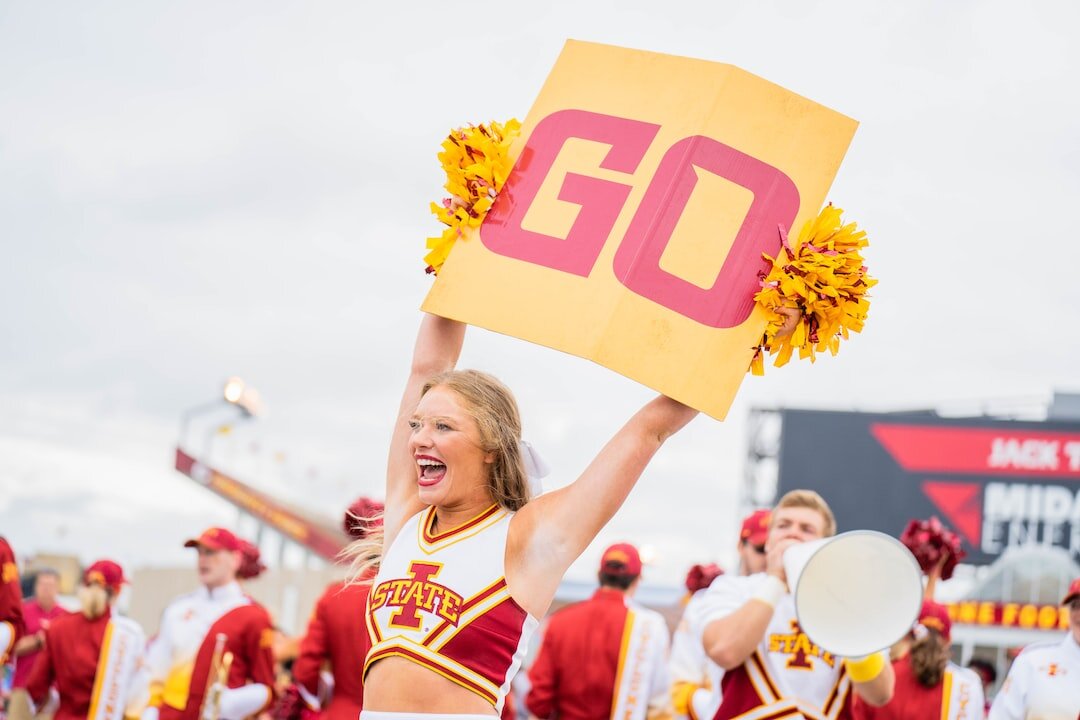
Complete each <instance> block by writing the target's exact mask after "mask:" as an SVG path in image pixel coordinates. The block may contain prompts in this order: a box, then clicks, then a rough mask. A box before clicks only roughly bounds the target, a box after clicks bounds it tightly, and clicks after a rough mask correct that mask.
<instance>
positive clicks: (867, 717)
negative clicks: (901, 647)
mask: <svg viewBox="0 0 1080 720" xmlns="http://www.w3.org/2000/svg"><path fill="white" fill-rule="evenodd" d="M893 672H894V673H895V675H896V689H895V690H894V691H893V696H892V700H890V701H889V702H888V704H887V705H884V706H882V707H874V706H873V705H870V704H869V703H867V702H865V701H863V699H862V698H860V697H858V696H856V697H855V704H854V717H855V720H906V718H932V719H933V720H937V719H938V718H941V720H982V718H983V716H984V709H985V705H984V703H983V691H982V681H981V680H979V676H978V675H976V674H975V672H974V671H972V670H967V669H965V668H962V667H958V666H956V665H953V664H952V663H949V666H948V667H947V668H945V674H944V675H943V676H942V679H941V682H940V683H938V684H937V685H935V686H934V687H932V688H928V687H926V686H925V685H923V684H922V683H920V682H919V680H918V678H916V677H915V673H914V671H913V670H912V668H911V656H910V655H907V656H905V657H902V658H900V659H899V660H897V661H896V662H894V663H893Z"/></svg>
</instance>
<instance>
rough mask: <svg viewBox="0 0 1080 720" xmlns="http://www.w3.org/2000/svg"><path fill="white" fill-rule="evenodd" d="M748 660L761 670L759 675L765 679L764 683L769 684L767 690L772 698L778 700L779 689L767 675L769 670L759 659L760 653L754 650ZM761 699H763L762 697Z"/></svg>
mask: <svg viewBox="0 0 1080 720" xmlns="http://www.w3.org/2000/svg"><path fill="white" fill-rule="evenodd" d="M750 660H751V662H753V663H754V665H756V666H757V669H758V670H759V671H760V672H761V677H762V678H763V679H764V680H765V684H766V685H768V686H769V692H770V693H772V696H773V700H774V701H775V700H779V699H780V698H781V695H780V691H779V690H777V689H776V684H775V683H773V681H772V678H771V677H769V671H768V670H766V669H765V661H764V660H762V659H761V653H760V652H759V651H758V650H755V651H754V654H753V655H751V656H750ZM762 700H763V701H764V698H762Z"/></svg>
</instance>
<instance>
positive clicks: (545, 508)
mask: <svg viewBox="0 0 1080 720" xmlns="http://www.w3.org/2000/svg"><path fill="white" fill-rule="evenodd" d="M697 413H698V411H697V410H694V409H692V408H689V407H687V406H686V405H683V404H682V403H680V402H676V401H675V400H672V399H671V398H668V397H664V396H660V397H657V398H656V399H655V400H653V401H652V402H650V403H648V404H647V405H645V407H643V408H642V409H641V410H639V411H638V412H637V413H636V414H635V415H634V416H633V417H632V418H630V420H629V422H627V423H626V424H625V425H624V426H623V427H622V428H621V429H620V430H619V431H618V432H617V433H616V434H615V437H613V438H612V439H611V440H609V441H608V443H607V445H605V446H604V448H603V449H602V450H601V451H600V453H599V454H598V455H597V456H596V458H595V459H594V460H593V461H592V462H591V463H590V464H589V467H587V468H586V469H585V472H584V473H582V474H581V477H579V478H578V479H577V480H575V481H574V482H573V483H572V484H570V485H569V486H567V487H565V488H562V489H560V490H556V491H554V492H551V493H547V494H545V495H542V496H540V497H539V498H537V499H536V500H534V501H532V502H530V503H528V504H527V505H526V506H525V507H524V508H522V509H521V510H520V511H519V512H518V516H517V517H515V518H514V524H513V525H512V526H511V537H510V547H509V555H508V559H509V560H510V564H509V565H508V567H507V582H508V583H509V584H510V585H511V587H512V588H514V592H515V597H517V596H518V595H520V597H519V598H518V601H519V602H524V603H529V604H532V603H533V601H534V599H535V607H526V608H525V609H526V610H528V611H530V612H533V611H534V610H537V611H539V612H540V613H541V614H542V613H543V612H544V610H546V607H547V604H548V603H549V602H550V600H551V598H552V597H553V596H554V593H555V589H556V588H557V587H558V584H559V581H560V580H561V579H562V576H563V573H565V572H566V569H567V568H568V567H570V564H571V563H572V562H574V560H576V559H577V557H578V556H579V555H580V554H581V553H582V551H583V550H584V549H585V548H586V547H587V546H588V545H589V543H590V542H592V540H593V538H595V537H596V535H597V533H599V532H600V529H601V528H602V527H604V525H605V524H607V522H608V520H610V519H611V518H612V516H613V515H614V514H615V512H616V511H617V510H618V509H619V508H620V507H621V506H622V504H623V501H625V500H626V497H627V496H628V495H629V494H630V491H631V490H632V489H633V488H634V484H635V483H636V482H637V480H638V478H639V477H641V473H642V472H643V471H644V470H645V467H646V466H647V465H648V464H649V461H650V460H652V457H653V455H655V454H656V451H657V450H659V449H660V446H661V445H663V444H664V441H665V440H667V439H668V438H669V437H671V436H672V435H674V434H675V433H676V432H678V431H679V430H681V429H682V428H683V427H684V426H685V425H686V424H687V423H689V422H690V421H691V420H692V419H693V418H694V417H695V416H696V415H697Z"/></svg>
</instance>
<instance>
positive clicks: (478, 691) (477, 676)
mask: <svg viewBox="0 0 1080 720" xmlns="http://www.w3.org/2000/svg"><path fill="white" fill-rule="evenodd" d="M797 320H798V317H797V311H796V315H795V317H793V318H792V320H791V322H790V323H789V325H790V326H791V329H793V327H794V324H795V322H796V321H797ZM788 331H789V332H790V329H789V330H788ZM464 336H465V326H464V325H463V324H462V323H459V322H455V321H453V320H448V319H445V318H441V317H437V316H433V315H428V316H425V318H424V320H423V322H422V324H421V329H420V334H419V337H418V339H417V343H416V348H415V353H414V356H413V361H412V366H411V372H410V376H409V380H408V383H407V385H406V388H405V393H404V396H403V397H402V400H401V406H400V411H399V416H398V419H397V422H396V423H395V426H394V428H393V435H392V439H391V445H390V453H389V463H388V468H387V493H386V515H385V524H384V538H383V544H382V548H383V551H382V562H381V565H380V568H379V572H378V575H377V576H376V578H375V581H374V582H373V584H372V588H373V589H372V592H371V598H370V601H369V605H368V606H369V612H368V630H369V632H370V633H371V636H372V648H371V652H369V653H368V657H367V661H366V665H365V684H364V706H365V707H364V710H363V711H362V714H361V717H362V718H363V719H364V720H382V719H383V718H400V719H404V718H417V717H420V718H423V717H425V716H426V715H436V716H438V717H453V716H454V715H457V716H458V718H459V720H463V718H490V717H492V716H494V715H498V714H499V713H500V712H501V710H502V707H503V702H504V699H505V697H506V694H507V692H508V690H509V687H510V682H511V680H512V678H513V676H514V673H516V672H517V670H518V668H519V667H520V666H521V661H522V658H523V657H524V654H525V649H526V647H527V645H528V641H529V637H530V636H531V634H532V633H533V631H534V630H535V629H536V626H537V625H538V622H539V621H538V620H537V618H538V617H542V616H543V615H544V613H545V612H547V609H548V606H549V605H550V604H551V600H552V598H553V597H554V595H555V591H556V589H557V588H558V585H559V581H560V579H561V578H562V576H563V574H564V573H565V572H566V570H567V568H568V567H570V564H571V563H572V562H573V561H574V560H575V559H577V557H578V555H580V554H581V552H582V551H583V550H584V549H585V548H586V547H587V546H588V545H589V543H590V542H591V541H592V539H593V538H594V537H595V536H596V534H597V533H598V532H599V531H600V529H601V528H602V527H603V526H604V525H605V524H606V523H607V522H608V520H610V519H611V517H612V516H613V515H614V514H615V512H616V511H617V510H618V509H619V507H620V506H621V505H622V503H623V502H624V501H625V500H626V497H627V496H628V495H629V493H630V491H631V490H632V489H633V487H634V484H635V483H636V482H637V480H638V478H639V477H640V476H641V474H642V472H643V471H644V470H645V467H646V466H647V465H648V463H649V461H650V460H651V459H652V457H653V455H655V453H656V452H657V451H658V450H659V449H660V446H661V445H662V444H663V443H664V441H665V440H666V439H667V438H668V437H670V436H671V435H673V434H674V433H676V432H678V431H679V430H680V429H681V428H682V427H684V426H685V425H686V424H687V423H688V422H690V420H692V419H693V418H694V417H695V416H696V415H697V411H696V410H693V409H692V408H689V407H687V406H685V405H683V404H681V403H679V402H676V401H675V400H672V399H670V398H668V397H664V396H660V397H657V398H656V399H655V400H653V401H652V402H650V403H648V404H647V405H646V406H645V407H644V408H642V409H641V410H640V411H639V412H638V413H637V414H636V415H634V416H633V417H632V418H631V419H630V420H629V421H628V422H627V423H626V425H624V426H623V427H622V429H620V430H619V431H618V432H617V433H616V435H615V437H614V438H613V439H612V440H611V441H609V442H608V444H607V445H606V446H605V447H604V448H603V449H602V450H601V451H600V452H599V454H598V455H597V457H596V459H595V460H593V462H592V463H591V464H590V465H589V467H588V468H587V469H586V470H585V471H584V473H583V474H582V475H581V476H580V477H578V478H577V480H575V481H574V482H572V483H571V484H570V485H568V486H566V487H563V488H560V489H558V490H554V491H552V492H548V493H545V494H543V495H541V496H539V497H537V498H535V499H532V498H531V492H530V490H529V484H528V479H527V477H526V472H525V468H524V466H523V462H522V456H521V419H520V415H519V413H518V410H517V404H516V402H515V401H514V398H513V395H512V394H511V393H510V391H509V390H508V389H507V388H506V386H505V385H503V384H502V383H500V382H499V381H498V380H496V379H495V378H493V377H491V376H490V375H486V374H484V373H481V372H477V371H473V370H466V371H458V372H454V371H453V367H454V365H455V364H456V362H457V358H458V355H459V354H460V352H461V346H462V342H463V340H464ZM360 542H361V543H364V542H365V541H360ZM361 549H362V548H358V552H359V551H360V550H361ZM375 552H376V553H378V552H379V551H378V549H376V551H375Z"/></svg>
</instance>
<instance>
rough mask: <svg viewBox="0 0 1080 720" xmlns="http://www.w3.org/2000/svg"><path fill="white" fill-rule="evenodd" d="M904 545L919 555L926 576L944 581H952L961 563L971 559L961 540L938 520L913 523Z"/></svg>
mask: <svg viewBox="0 0 1080 720" xmlns="http://www.w3.org/2000/svg"><path fill="white" fill-rule="evenodd" d="M900 542H902V543H904V545H905V546H906V547H907V549H908V550H910V551H911V554H912V555H914V556H915V559H916V560H917V561H918V563H919V567H921V568H922V571H923V572H924V573H926V574H927V575H929V576H931V577H935V578H939V579H941V580H948V579H949V578H951V577H952V574H953V570H954V569H956V565H957V563H959V562H960V561H961V560H963V559H964V558H965V557H966V556H967V553H966V552H964V550H963V549H962V548H961V547H960V537H959V536H958V535H957V534H956V533H954V532H953V531H951V530H949V529H948V528H947V527H945V526H944V525H942V524H941V521H940V520H938V519H937V518H936V517H932V518H930V519H929V520H909V521H908V524H907V527H906V528H904V532H903V533H901V534H900Z"/></svg>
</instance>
